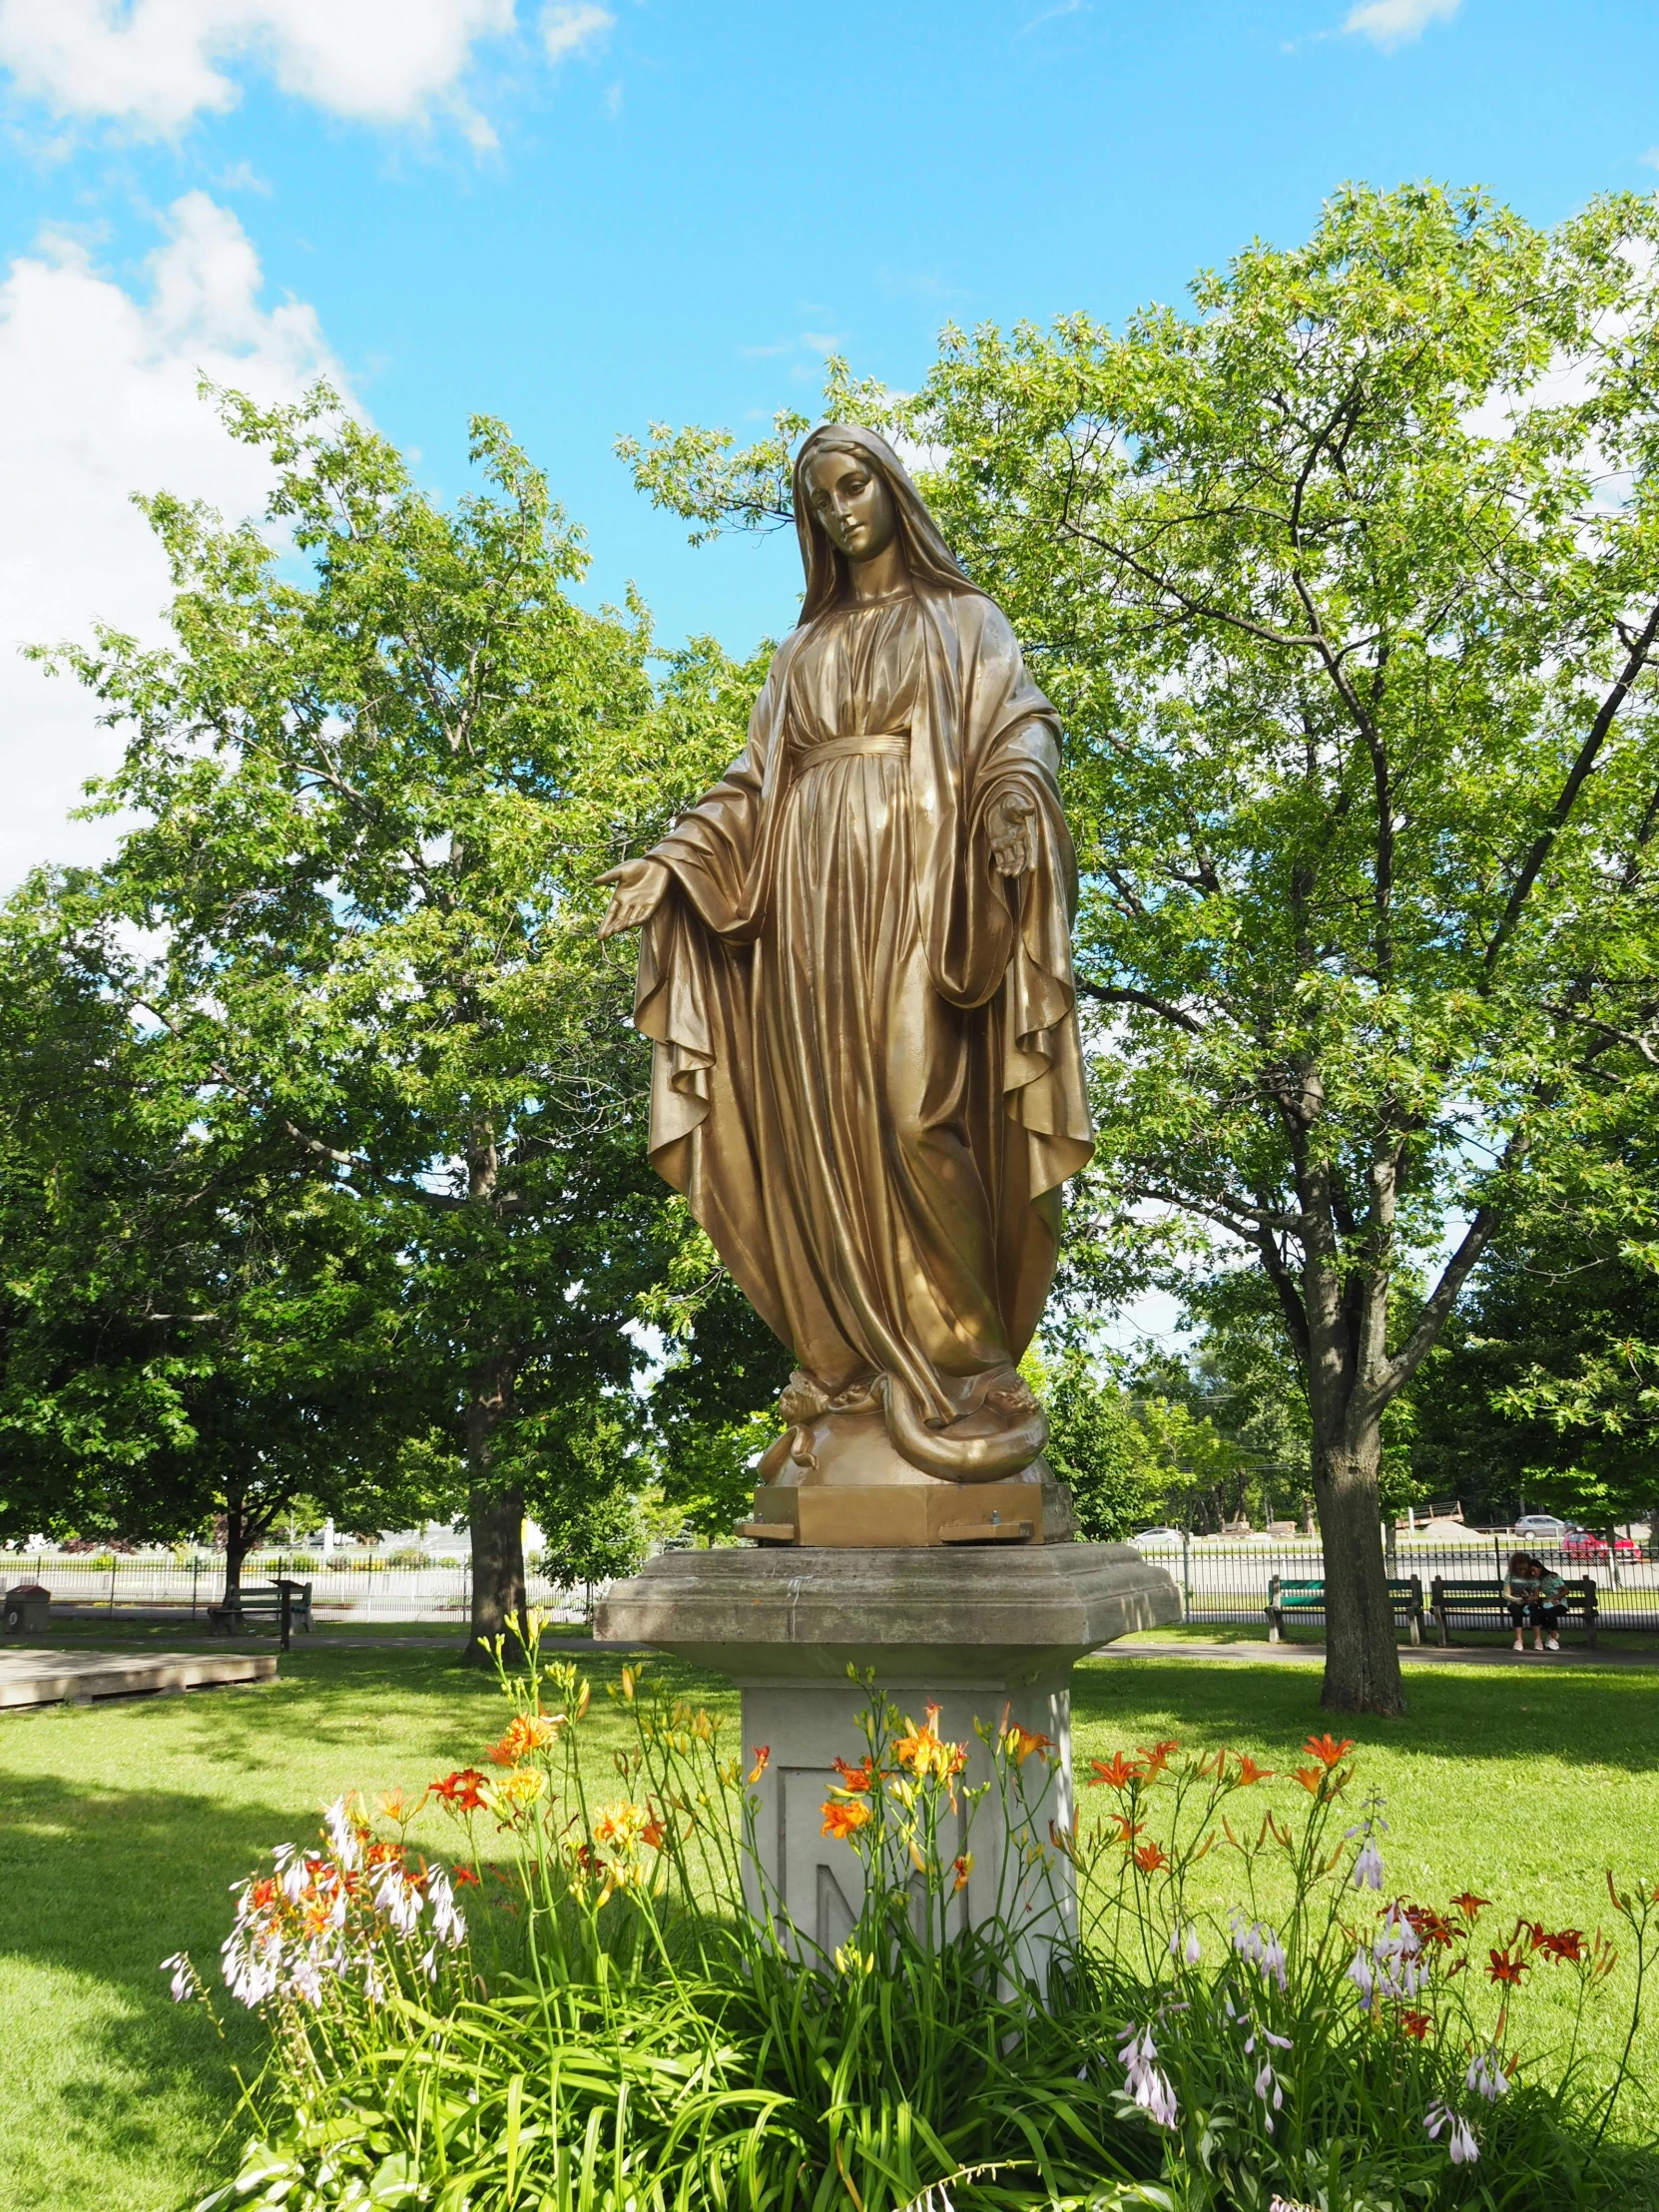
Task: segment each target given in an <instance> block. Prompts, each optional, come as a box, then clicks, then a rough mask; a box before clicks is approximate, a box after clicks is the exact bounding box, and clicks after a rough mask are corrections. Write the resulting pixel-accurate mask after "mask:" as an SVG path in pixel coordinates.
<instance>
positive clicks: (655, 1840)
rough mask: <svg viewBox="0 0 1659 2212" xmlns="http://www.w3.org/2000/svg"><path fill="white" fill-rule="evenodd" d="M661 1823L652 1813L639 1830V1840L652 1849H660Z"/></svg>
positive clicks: (661, 1843) (661, 1839)
mask: <svg viewBox="0 0 1659 2212" xmlns="http://www.w3.org/2000/svg"><path fill="white" fill-rule="evenodd" d="M663 1833H664V1832H663V1824H662V1822H661V1821H660V1820H659V1819H658V1817H657V1815H656V1814H655V1813H653V1814H652V1816H651V1818H650V1819H649V1820H648V1821H647V1822H646V1824H645V1826H644V1827H643V1828H642V1829H641V1830H640V1842H641V1843H642V1844H649V1845H650V1847H651V1849H652V1850H653V1851H661V1850H662V1848H663Z"/></svg>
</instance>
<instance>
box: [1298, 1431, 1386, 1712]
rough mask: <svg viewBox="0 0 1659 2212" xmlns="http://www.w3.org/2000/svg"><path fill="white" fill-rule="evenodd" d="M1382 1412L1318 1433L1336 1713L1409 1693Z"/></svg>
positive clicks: (1367, 1708)
mask: <svg viewBox="0 0 1659 2212" xmlns="http://www.w3.org/2000/svg"><path fill="white" fill-rule="evenodd" d="M1382 1463H1383V1425H1382V1416H1381V1414H1375V1415H1372V1416H1371V1417H1370V1418H1364V1417H1362V1418H1360V1419H1358V1420H1355V1421H1351V1423H1350V1425H1349V1428H1348V1432H1347V1434H1346V1435H1345V1436H1343V1437H1342V1438H1340V1439H1333V1440H1332V1441H1331V1442H1329V1443H1323V1442H1321V1441H1320V1440H1319V1439H1317V1438H1316V1442H1315V1450H1314V1496H1315V1500H1316V1502H1317V1504H1318V1507H1319V1520H1320V1534H1321V1537H1322V1538H1323V1540H1324V1546H1325V1687H1324V1689H1323V1690H1322V1691H1321V1693H1320V1703H1321V1704H1322V1705H1324V1706H1326V1707H1327V1708H1328V1709H1329V1710H1330V1711H1331V1712H1334V1713H1389V1714H1394V1713H1403V1712H1404V1710H1405V1691H1404V1686H1403V1684H1402V1683H1401V1680H1400V1673H1399V1647H1398V1645H1397V1644H1396V1643H1395V1641H1394V1615H1393V1607H1392V1605H1391V1604H1390V1603H1389V1602H1388V1575H1387V1568H1386V1565H1385V1564H1384V1562H1383V1531H1382V1522H1381V1512H1382V1505H1381V1500H1380V1498H1379V1494H1378V1474H1379V1471H1380V1470H1381V1467H1382Z"/></svg>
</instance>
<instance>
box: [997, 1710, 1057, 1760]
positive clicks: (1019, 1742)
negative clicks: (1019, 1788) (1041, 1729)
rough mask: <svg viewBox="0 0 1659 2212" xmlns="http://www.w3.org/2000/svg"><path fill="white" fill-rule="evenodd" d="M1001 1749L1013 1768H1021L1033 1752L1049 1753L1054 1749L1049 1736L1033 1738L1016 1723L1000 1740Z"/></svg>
mask: <svg viewBox="0 0 1659 2212" xmlns="http://www.w3.org/2000/svg"><path fill="white" fill-rule="evenodd" d="M1002 1748H1003V1750H1004V1751H1005V1752H1006V1753H1007V1755H1008V1757H1009V1758H1010V1759H1011V1760H1012V1761H1013V1762H1014V1764H1015V1766H1017V1767H1023V1766H1024V1764H1025V1762H1026V1760H1027V1759H1029V1758H1030V1756H1031V1754H1032V1753H1033V1752H1034V1751H1039V1752H1050V1751H1052V1750H1053V1749H1054V1739H1053V1738H1052V1737H1051V1736H1035V1735H1033V1734H1032V1732H1031V1730H1030V1729H1028V1728H1021V1726H1020V1725H1019V1723H1018V1721H1015V1722H1014V1724H1013V1726H1012V1727H1011V1728H1010V1729H1009V1730H1008V1732H1007V1734H1006V1735H1005V1736H1004V1737H1003V1739H1002Z"/></svg>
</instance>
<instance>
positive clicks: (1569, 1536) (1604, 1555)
mask: <svg viewBox="0 0 1659 2212" xmlns="http://www.w3.org/2000/svg"><path fill="white" fill-rule="evenodd" d="M1561 1556H1562V1558H1563V1559H1609V1558H1617V1559H1639V1558H1640V1557H1641V1556H1642V1547H1641V1545H1640V1544H1637V1543H1632V1542H1631V1540H1630V1538H1629V1537H1628V1536H1615V1537H1614V1538H1613V1543H1612V1548H1611V1550H1609V1548H1608V1544H1607V1538H1606V1537H1605V1536H1598V1535H1596V1533H1595V1532H1594V1530H1593V1529H1589V1528H1569V1529H1568V1531H1567V1533H1566V1534H1565V1535H1564V1536H1563V1537H1562V1538H1561Z"/></svg>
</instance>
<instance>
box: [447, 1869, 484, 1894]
mask: <svg viewBox="0 0 1659 2212" xmlns="http://www.w3.org/2000/svg"><path fill="white" fill-rule="evenodd" d="M449 1879H450V1881H451V1882H453V1883H454V1885H455V1887H456V1889H457V1890H476V1889H479V1888H481V1887H482V1885H481V1884H480V1883H479V1880H478V1877H477V1876H476V1875H475V1874H474V1873H473V1871H472V1869H471V1868H470V1867H451V1869H450V1870H449Z"/></svg>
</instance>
